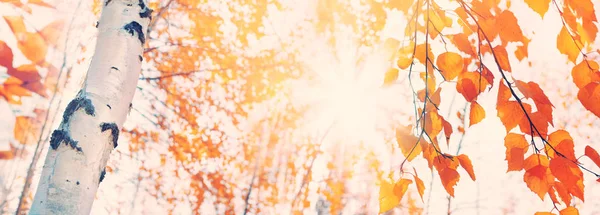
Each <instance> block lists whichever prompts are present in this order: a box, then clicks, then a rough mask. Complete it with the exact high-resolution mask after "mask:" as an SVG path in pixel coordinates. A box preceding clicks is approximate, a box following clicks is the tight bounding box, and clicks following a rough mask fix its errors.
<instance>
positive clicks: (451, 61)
mask: <svg viewBox="0 0 600 215" xmlns="http://www.w3.org/2000/svg"><path fill="white" fill-rule="evenodd" d="M436 65H437V67H438V69H440V70H441V71H442V74H443V75H444V77H445V78H446V80H453V79H454V78H456V77H457V76H458V74H460V73H461V72H462V70H463V58H462V57H461V56H460V55H459V54H457V53H454V52H444V53H442V54H440V55H439V56H438V57H437V63H436Z"/></svg>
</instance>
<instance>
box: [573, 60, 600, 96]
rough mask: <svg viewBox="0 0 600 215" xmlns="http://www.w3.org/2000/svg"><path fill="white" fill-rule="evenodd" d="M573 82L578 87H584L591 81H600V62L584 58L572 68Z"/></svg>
mask: <svg viewBox="0 0 600 215" xmlns="http://www.w3.org/2000/svg"><path fill="white" fill-rule="evenodd" d="M571 76H573V82H574V83H575V85H577V87H578V88H580V89H581V88H583V87H585V86H586V85H588V84H589V83H591V82H600V72H599V71H598V63H596V62H595V61H588V60H583V61H581V62H579V63H578V64H577V65H575V66H574V67H573V69H572V70H571Z"/></svg>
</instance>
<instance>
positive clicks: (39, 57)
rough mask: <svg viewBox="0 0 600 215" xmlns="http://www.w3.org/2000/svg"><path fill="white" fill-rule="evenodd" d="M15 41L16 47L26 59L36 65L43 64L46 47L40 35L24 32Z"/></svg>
mask: <svg viewBox="0 0 600 215" xmlns="http://www.w3.org/2000/svg"><path fill="white" fill-rule="evenodd" d="M17 39H18V40H19V44H18V47H19V49H20V50H21V52H23V55H25V57H27V59H29V60H31V61H32V62H33V63H36V64H40V63H43V62H44V60H45V58H46V52H47V51H48V46H47V45H46V42H45V41H44V38H43V37H42V36H41V35H40V34H38V33H30V32H25V33H23V34H21V35H19V36H18V38H17Z"/></svg>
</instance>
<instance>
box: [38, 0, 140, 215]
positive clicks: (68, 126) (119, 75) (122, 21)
mask: <svg viewBox="0 0 600 215" xmlns="http://www.w3.org/2000/svg"><path fill="white" fill-rule="evenodd" d="M151 13H152V10H150V9H149V8H147V7H146V4H145V3H144V1H143V0H105V1H104V3H103V9H102V15H101V16H100V21H99V24H98V40H97V43H96V50H95V53H94V56H93V58H92V62H91V65H90V68H89V70H88V73H87V76H86V80H85V84H84V86H83V89H81V90H80V91H79V93H78V94H77V96H76V97H75V98H74V99H73V100H72V101H71V102H70V103H69V104H68V105H67V108H66V109H65V112H64V113H63V118H62V122H61V124H60V127H59V128H58V129H56V130H54V132H53V133H52V136H51V138H50V147H51V148H50V149H49V150H48V155H47V157H46V161H45V163H44V168H43V170H42V175H41V178H40V183H39V185H38V189H37V192H36V194H35V197H34V200H33V205H32V208H31V214H89V213H90V210H91V208H92V204H93V201H94V197H95V196H96V190H97V189H98V185H99V184H100V182H101V181H102V179H103V178H104V177H105V174H106V172H105V166H106V162H107V161H108V158H109V156H110V153H111V152H112V150H113V149H114V148H115V147H117V139H118V137H119V131H120V129H121V126H122V125H123V122H124V121H125V119H126V117H127V114H128V112H129V108H130V107H131V100H132V99H133V95H134V93H135V90H136V85H137V81H138V78H139V73H140V69H141V62H142V52H143V45H144V43H145V40H146V39H145V36H146V35H145V33H146V30H147V27H148V23H149V22H150V14H151Z"/></svg>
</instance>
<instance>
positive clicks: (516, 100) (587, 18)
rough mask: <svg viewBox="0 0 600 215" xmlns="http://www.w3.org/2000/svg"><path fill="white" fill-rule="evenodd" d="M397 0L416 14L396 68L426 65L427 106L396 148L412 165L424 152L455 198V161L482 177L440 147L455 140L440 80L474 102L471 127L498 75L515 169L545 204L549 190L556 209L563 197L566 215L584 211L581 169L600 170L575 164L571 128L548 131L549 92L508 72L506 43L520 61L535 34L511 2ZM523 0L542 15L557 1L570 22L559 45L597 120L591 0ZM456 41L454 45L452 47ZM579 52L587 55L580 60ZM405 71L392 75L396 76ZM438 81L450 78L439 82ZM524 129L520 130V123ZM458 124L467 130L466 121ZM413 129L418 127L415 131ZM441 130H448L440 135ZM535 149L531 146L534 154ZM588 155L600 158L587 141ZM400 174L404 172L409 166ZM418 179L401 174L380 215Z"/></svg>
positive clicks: (386, 192) (385, 186) (385, 189)
mask: <svg viewBox="0 0 600 215" xmlns="http://www.w3.org/2000/svg"><path fill="white" fill-rule="evenodd" d="M392 2H398V3H396V4H395V7H394V8H395V9H398V10H400V11H402V12H403V13H405V14H406V15H407V17H411V18H410V19H409V22H408V23H409V25H408V26H407V29H406V31H405V32H406V35H405V38H406V40H407V41H410V42H408V44H407V45H405V46H403V47H401V48H400V49H399V51H398V58H397V67H398V69H400V70H408V76H409V78H410V77H411V75H412V73H414V72H416V71H415V70H416V69H415V68H416V67H417V66H422V68H424V70H425V71H424V72H419V76H420V78H421V79H422V81H423V82H424V85H425V87H424V88H423V89H421V90H419V91H417V92H414V91H413V93H414V98H415V100H417V99H418V102H416V101H415V104H417V103H419V104H422V106H421V107H419V108H418V110H417V109H416V110H415V119H416V125H417V126H416V127H415V128H414V129H411V128H410V127H408V128H399V129H398V130H397V134H396V135H397V142H398V144H399V147H400V149H401V150H402V152H403V154H404V155H405V157H406V160H405V161H411V160H412V159H414V158H415V157H416V156H417V155H419V154H421V153H422V154H423V157H424V158H425V159H426V160H427V161H428V163H429V167H430V168H432V167H435V169H436V170H437V172H438V173H439V175H440V179H441V181H442V184H443V185H444V187H445V189H446V191H447V192H448V194H450V195H451V196H454V186H455V185H456V183H457V182H458V181H459V179H460V175H459V174H458V172H457V171H456V169H457V167H458V166H462V167H463V168H464V169H465V170H466V171H467V173H468V174H469V176H470V177H471V178H472V179H473V180H475V175H474V173H473V167H472V165H471V162H470V160H469V159H468V157H467V156H466V155H458V156H452V155H449V154H446V153H443V152H441V151H440V147H439V145H438V139H441V140H446V142H448V143H449V139H450V138H451V134H452V132H453V127H454V126H453V125H451V124H450V123H449V122H448V121H446V120H445V119H444V118H443V117H442V116H441V115H440V114H439V113H438V106H439V104H440V91H441V90H442V88H441V87H438V86H439V85H438V84H439V83H440V82H454V81H455V82H456V91H457V92H458V93H460V94H462V96H463V97H464V99H465V100H466V101H467V102H469V103H470V114H469V119H470V123H469V126H471V125H474V124H477V123H479V122H480V121H481V120H482V119H483V118H485V116H486V115H485V109H484V108H483V107H482V106H481V105H480V104H478V103H477V98H478V96H479V95H480V94H481V93H484V92H485V90H486V89H488V88H490V89H491V88H492V87H494V79H495V77H496V76H497V75H498V74H499V75H500V81H499V82H498V86H497V87H498V88H499V90H498V97H497V103H496V110H497V116H498V118H499V119H500V120H501V122H502V123H503V125H504V126H505V128H506V132H507V135H506V137H505V139H504V140H505V146H506V160H507V161H508V171H521V170H524V171H525V172H524V175H523V180H524V182H525V183H526V184H527V186H528V187H529V188H530V189H531V191H532V192H534V193H536V194H537V195H538V196H539V197H540V198H541V199H542V200H543V199H544V196H546V195H549V196H550V198H551V200H552V202H553V203H554V208H555V209H557V210H558V206H557V205H559V204H560V201H559V199H558V198H557V194H558V197H560V200H562V202H563V203H564V206H565V209H563V210H561V214H577V209H576V208H574V207H572V206H571V200H572V198H573V197H577V198H579V199H580V200H582V201H583V200H584V185H583V172H582V170H585V171H587V172H590V173H592V174H593V175H594V176H595V177H600V175H598V174H597V173H594V172H592V171H590V170H588V169H587V168H585V167H584V166H583V165H582V164H581V163H580V162H579V161H578V158H577V157H576V156H575V153H574V147H575V145H574V143H573V139H572V138H571V136H570V135H569V133H568V132H567V131H565V130H556V131H554V132H552V133H550V134H549V130H551V129H552V126H553V117H552V112H553V107H554V106H553V104H552V102H551V101H550V100H549V99H548V97H547V96H546V94H545V93H544V91H543V89H541V88H540V86H539V85H538V84H537V83H535V82H524V81H520V80H517V79H515V78H514V77H512V76H511V73H513V70H512V68H511V60H509V53H508V52H507V47H508V46H509V45H511V46H516V49H515V52H514V56H515V57H516V59H517V60H519V61H523V60H526V58H527V57H528V44H529V42H530V39H529V38H527V37H526V36H525V35H524V33H523V31H522V29H521V27H520V26H519V24H518V22H517V18H516V17H515V15H514V14H513V12H512V11H511V10H510V1H509V2H507V5H500V2H501V1H496V0H484V1H464V0H457V1H452V2H451V3H447V5H451V6H448V7H452V8H453V9H449V8H442V7H440V6H439V5H438V4H437V3H436V2H437V1H434V0H417V1H392ZM400 2H401V3H400ZM525 2H526V3H527V4H528V5H529V7H530V8H532V9H533V10H534V11H535V12H537V13H538V14H539V15H540V16H541V17H542V18H543V17H544V15H545V14H546V12H547V11H548V8H549V7H550V6H551V5H554V6H555V7H556V11H557V12H558V13H560V16H561V18H562V20H563V23H562V25H563V27H562V30H561V31H560V33H559V34H558V36H557V44H556V45H557V46H556V48H557V49H558V50H559V51H560V52H561V53H562V54H565V55H567V57H568V60H569V61H571V62H573V63H577V65H575V66H574V67H573V70H572V76H573V81H574V83H575V84H576V85H577V87H578V88H579V89H580V91H579V94H578V98H579V100H580V101H581V104H582V105H583V106H584V107H585V108H586V109H588V110H590V111H591V112H592V113H594V114H595V115H596V116H598V117H600V114H598V111H599V109H598V104H599V103H600V100H599V98H600V90H598V89H600V88H599V87H598V86H599V80H600V79H599V77H600V72H598V64H597V62H594V61H591V60H588V59H586V54H585V53H584V51H585V50H589V49H591V44H593V42H594V39H595V38H596V34H597V31H598V30H597V18H596V13H595V11H594V7H593V4H592V2H591V1H589V0H581V1H564V2H563V3H562V4H561V3H559V2H557V1H554V0H547V1H533V0H529V1H525ZM450 14H452V15H456V16H457V19H452V18H450V16H449V15H450ZM557 24H561V23H557ZM452 28H458V29H460V31H459V33H450V34H446V33H445V32H452V31H448V30H447V31H444V30H446V29H452ZM454 32H456V31H454ZM418 38H423V39H421V40H418ZM434 41H437V42H441V43H442V44H443V45H444V51H443V52H442V53H440V54H438V55H435V54H434V52H433V51H432V43H433V42H434ZM452 45H453V47H454V48H455V49H456V51H449V49H451V48H452ZM449 47H450V48H449ZM580 56H582V57H583V60H581V61H577V59H579V58H580ZM485 57H491V60H492V61H491V62H492V63H487V61H486V60H484V58H485ZM398 69H393V70H391V71H390V72H388V73H398ZM492 70H496V71H497V72H496V73H494V72H492ZM439 78H441V79H443V81H439V80H438V79H439ZM411 86H412V82H411ZM413 89H414V88H413ZM444 90H447V88H444ZM531 102H532V103H531ZM517 126H518V128H519V129H516V128H517ZM458 129H459V131H460V132H462V131H463V130H462V129H463V128H461V127H459V128H458ZM413 130H417V131H418V132H417V134H418V135H417V137H415V135H414V134H413V132H412V131H413ZM442 131H443V132H444V136H441V135H440V134H441V132H442ZM527 139H530V141H527ZM530 147H531V148H532V151H533V152H532V153H530V154H528V153H527V152H528V149H529V148H530ZM585 155H586V156H588V157H589V158H591V159H592V160H593V161H594V162H595V164H596V165H598V164H600V163H599V162H598V159H600V158H599V157H598V153H597V152H596V151H595V150H594V149H593V148H591V147H590V146H586V148H585ZM403 164H404V163H403ZM401 171H402V172H404V170H403V169H401ZM413 176H414V180H415V182H416V183H415V184H416V187H417V190H418V191H419V193H420V194H421V195H422V193H423V189H424V186H423V184H422V182H421V180H420V179H419V178H418V177H417V174H416V170H415V173H414V174H413ZM411 182H412V181H411V180H410V179H407V178H402V179H400V180H398V181H396V182H394V183H391V184H390V183H388V182H384V183H382V187H381V194H380V195H381V197H380V203H381V206H380V208H381V212H384V211H387V210H389V209H391V208H393V207H395V206H396V205H397V204H398V203H399V200H400V199H401V198H402V196H403V194H404V192H405V191H406V189H407V188H406V187H407V186H408V185H409V184H411ZM599 182H600V179H599Z"/></svg>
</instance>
